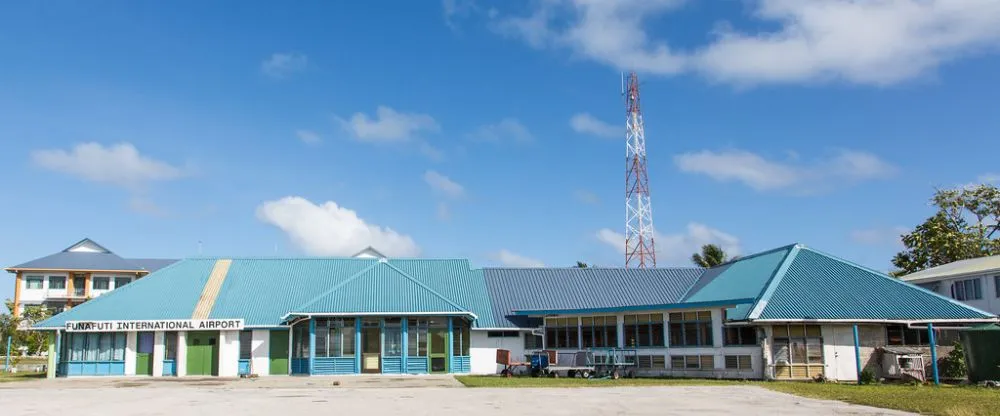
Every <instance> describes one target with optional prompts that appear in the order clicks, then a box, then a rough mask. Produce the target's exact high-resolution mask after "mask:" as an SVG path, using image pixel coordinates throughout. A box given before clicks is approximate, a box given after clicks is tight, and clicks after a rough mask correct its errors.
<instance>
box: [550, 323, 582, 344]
mask: <svg viewBox="0 0 1000 416" xmlns="http://www.w3.org/2000/svg"><path fill="white" fill-rule="evenodd" d="M553 344H555V345H553ZM579 347H580V318H579V317H572V318H569V317H560V318H545V348H547V349H559V348H579Z"/></svg>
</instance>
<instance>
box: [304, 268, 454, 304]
mask: <svg viewBox="0 0 1000 416" xmlns="http://www.w3.org/2000/svg"><path fill="white" fill-rule="evenodd" d="M359 311H364V312H366V313H392V312H412V313H430V312H469V311H467V310H465V308H462V307H461V306H459V305H458V304H456V303H455V302H454V301H452V300H451V299H447V298H445V297H444V296H442V295H441V294H440V293H438V292H436V291H434V289H432V288H430V287H428V286H427V285H426V284H424V283H422V282H420V281H418V280H417V279H415V278H413V277H411V276H410V275H408V274H406V273H404V272H403V271H401V270H400V269H398V268H396V267H395V266H391V265H389V263H384V262H379V263H376V264H374V265H373V266H371V267H369V268H366V269H365V270H363V271H361V272H360V273H357V274H355V275H354V276H352V277H350V278H348V279H345V280H343V281H342V282H340V283H339V284H337V285H336V286H334V287H332V288H330V289H329V290H327V291H326V292H324V293H322V294H320V295H319V296H317V297H315V298H313V299H310V300H309V301H307V302H306V303H304V304H302V305H300V306H295V307H292V308H291V309H290V312H292V313H296V314H298V313H303V314H309V313H351V312H359Z"/></svg>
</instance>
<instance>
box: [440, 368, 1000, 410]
mask: <svg viewBox="0 0 1000 416" xmlns="http://www.w3.org/2000/svg"><path fill="white" fill-rule="evenodd" d="M455 378H456V379H458V381H459V382H461V383H462V384H464V385H465V386H466V387H500V388H502V387H619V386H632V387H641V386H649V387H652V386H760V387H763V388H766V389H771V390H774V391H778V392H782V393H788V394H794V395H796V396H803V397H812V398H816V399H825V400H839V401H842V402H847V403H853V404H859V405H865V406H872V407H881V408H885V409H896V410H904V411H909V412H915V413H921V414H927V415H939V416H973V415H996V414H997V409H998V406H1000V390H997V389H986V388H979V387H956V386H941V387H931V386H904V385H868V386H855V385H851V384H834V383H810V382H777V381H774V382H760V381H737V380H705V379H678V378H635V379H620V380H600V379H595V380H585V379H580V378H544V377H542V378H533V377H514V378H503V377H496V376H456V377H455Z"/></svg>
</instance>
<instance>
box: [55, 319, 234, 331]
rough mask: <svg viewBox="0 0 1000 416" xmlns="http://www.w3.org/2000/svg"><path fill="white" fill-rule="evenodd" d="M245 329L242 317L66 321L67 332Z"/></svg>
mask: <svg viewBox="0 0 1000 416" xmlns="http://www.w3.org/2000/svg"><path fill="white" fill-rule="evenodd" d="M241 329H243V320H242V319H167V320H147V321H66V332H122V331H213V330H214V331H218V330H231V331H238V330H241Z"/></svg>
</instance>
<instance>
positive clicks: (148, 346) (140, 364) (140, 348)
mask: <svg viewBox="0 0 1000 416" xmlns="http://www.w3.org/2000/svg"><path fill="white" fill-rule="evenodd" d="M136 338H137V340H136V341H137V343H138V345H136V350H135V375H137V376H151V375H153V333H152V332H140V333H138V335H137V337H136Z"/></svg>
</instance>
